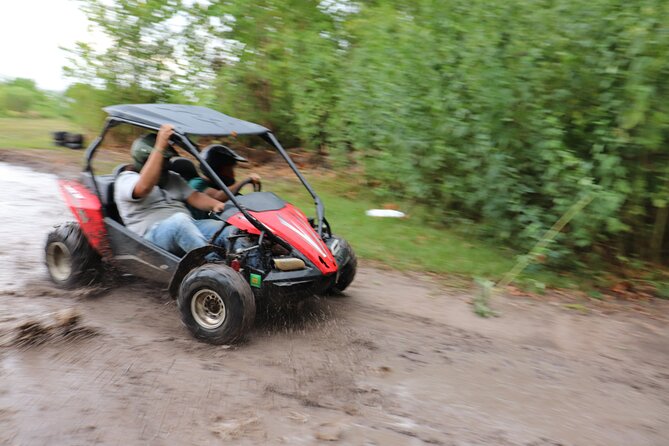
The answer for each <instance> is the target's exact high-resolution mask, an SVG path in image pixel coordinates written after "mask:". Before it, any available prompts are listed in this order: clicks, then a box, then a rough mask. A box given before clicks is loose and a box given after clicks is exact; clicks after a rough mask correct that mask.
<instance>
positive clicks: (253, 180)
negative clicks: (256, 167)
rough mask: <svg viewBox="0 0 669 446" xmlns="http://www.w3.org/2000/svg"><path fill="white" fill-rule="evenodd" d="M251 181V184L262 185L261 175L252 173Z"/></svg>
mask: <svg viewBox="0 0 669 446" xmlns="http://www.w3.org/2000/svg"><path fill="white" fill-rule="evenodd" d="M249 180H251V183H253V184H259V183H260V175H258V174H257V173H252V174H251V175H249Z"/></svg>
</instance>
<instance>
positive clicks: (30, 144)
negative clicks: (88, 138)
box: [0, 118, 83, 149]
mask: <svg viewBox="0 0 669 446" xmlns="http://www.w3.org/2000/svg"><path fill="white" fill-rule="evenodd" d="M59 130H62V131H68V132H75V133H83V131H82V129H81V128H80V127H79V126H77V125H76V124H72V123H71V122H69V121H67V120H65V119H41V118H35V119H32V118H0V148H7V149H55V148H58V147H57V146H55V145H54V144H53V135H52V132H55V131H59Z"/></svg>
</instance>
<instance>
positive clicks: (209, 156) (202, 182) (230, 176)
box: [188, 144, 260, 201]
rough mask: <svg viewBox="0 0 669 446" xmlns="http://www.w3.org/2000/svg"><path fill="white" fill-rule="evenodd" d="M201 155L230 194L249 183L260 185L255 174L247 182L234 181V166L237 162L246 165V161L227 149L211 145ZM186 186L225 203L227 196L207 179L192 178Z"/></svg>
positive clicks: (258, 178) (219, 145)
mask: <svg viewBox="0 0 669 446" xmlns="http://www.w3.org/2000/svg"><path fill="white" fill-rule="evenodd" d="M202 155H203V158H204V160H205V161H206V162H207V164H209V166H210V167H211V168H212V169H213V170H214V172H216V175H218V176H219V177H220V178H221V180H222V181H223V184H225V185H226V186H227V187H228V189H230V192H232V193H233V194H235V195H236V194H237V193H238V192H239V189H240V188H241V187H242V186H244V185H245V184H247V183H248V182H249V181H250V182H251V183H253V184H259V183H260V176H259V175H258V174H255V173H252V174H251V175H249V177H248V179H247V180H244V181H239V182H236V181H235V166H236V165H237V163H238V162H241V163H246V162H248V160H247V159H246V158H244V157H243V156H240V155H239V154H238V153H237V152H235V151H234V150H232V149H231V148H229V147H226V146H224V145H221V144H213V145H211V146H209V147H207V148H206V149H205V150H204V152H203V153H202ZM205 175H206V173H205ZM188 184H189V185H190V187H192V188H193V189H195V190H197V191H200V192H204V193H205V194H207V195H209V196H210V197H212V198H215V199H217V200H218V201H227V199H228V196H227V194H226V193H225V192H223V191H222V190H220V189H219V188H218V186H216V183H214V182H213V181H211V179H210V178H208V177H207V178H202V177H195V178H192V179H191V180H190V181H189V182H188Z"/></svg>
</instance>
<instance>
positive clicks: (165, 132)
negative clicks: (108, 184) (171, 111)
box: [132, 124, 174, 198]
mask: <svg viewBox="0 0 669 446" xmlns="http://www.w3.org/2000/svg"><path fill="white" fill-rule="evenodd" d="M173 133H174V127H172V125H170V124H163V125H162V126H160V130H159V131H158V135H157V136H156V144H155V145H154V146H153V147H154V149H153V151H152V152H151V155H149V158H148V159H147V160H146V164H144V167H142V170H141V171H140V172H139V181H137V184H136V185H135V188H134V189H133V191H132V197H133V198H144V197H146V196H147V195H148V194H149V192H151V190H152V189H153V186H155V185H156V184H158V180H160V173H161V171H162V169H163V163H164V162H165V156H164V155H165V149H166V148H167V146H168V144H169V139H170V137H171V136H172V134H173Z"/></svg>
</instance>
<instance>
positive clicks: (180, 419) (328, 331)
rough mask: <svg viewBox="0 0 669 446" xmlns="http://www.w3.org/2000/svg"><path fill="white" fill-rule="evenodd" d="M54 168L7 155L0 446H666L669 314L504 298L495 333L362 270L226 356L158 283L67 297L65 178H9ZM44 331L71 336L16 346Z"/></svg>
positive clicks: (420, 288) (414, 278)
mask: <svg viewBox="0 0 669 446" xmlns="http://www.w3.org/2000/svg"><path fill="white" fill-rule="evenodd" d="M40 153H41V152H36V155H26V154H25V153H19V154H17V152H9V151H0V190H1V191H2V192H3V193H2V196H0V242H1V243H0V265H2V268H1V269H0V444H8V445H43V444H68V445H90V444H111V445H115V444H119V445H129V444H150V445H188V444H193V445H208V444H290V445H302V444H305V445H309V444H320V443H328V442H330V443H335V444H352V445H420V444H436V445H524V446H557V445H588V446H593V445H637V446H642V445H656V446H664V445H667V444H669V328H668V327H667V323H666V319H665V316H664V315H666V314H667V309H668V308H669V306H668V305H667V302H664V301H646V302H642V303H635V304H633V306H634V307H635V308H636V309H637V310H639V307H640V306H641V307H642V308H641V310H643V312H641V311H626V310H625V309H624V307H625V305H624V304H621V305H613V306H611V305H609V306H590V311H589V312H588V313H586V314H582V313H581V312H578V311H574V310H570V309H567V308H565V306H564V303H563V302H560V301H559V300H555V299H548V300H549V301H548V302H544V301H540V300H539V299H528V298H518V297H500V298H497V299H496V300H495V302H494V307H495V309H496V310H498V311H499V312H500V315H501V316H500V317H498V318H492V319H481V318H479V317H477V316H475V315H474V314H473V313H472V311H471V306H470V303H469V302H470V299H471V293H465V292H462V291H460V292H458V291H456V290H451V289H448V288H444V287H443V286H440V285H439V284H437V283H436V282H434V281H431V280H428V279H425V278H424V277H422V276H421V275H419V274H404V273H398V272H394V271H387V270H380V269H377V268H374V267H370V266H366V265H365V263H364V261H363V262H361V268H360V270H359V274H358V277H357V278H356V281H355V282H354V283H353V285H352V286H351V287H350V288H349V290H348V292H347V293H346V296H344V297H341V298H336V299H319V298H313V299H311V300H308V301H307V302H305V303H304V305H301V306H300V307H299V308H294V309H285V310H281V311H279V310H277V311H275V312H273V313H272V314H271V315H259V317H258V319H257V321H256V325H255V328H254V329H253V330H252V332H251V333H250V335H249V336H248V339H247V340H246V341H245V342H244V343H242V344H240V345H237V346H234V347H230V348H225V347H214V346H210V345H206V344H203V343H200V342H197V341H195V340H194V339H192V338H191V337H190V335H189V333H188V332H187V330H186V329H185V328H184V327H183V326H182V325H181V323H180V321H179V317H178V314H177V310H176V306H175V304H174V302H172V301H171V300H170V298H169V297H168V296H167V293H166V292H165V291H164V290H161V289H157V288H156V287H154V286H152V285H151V284H149V283H146V282H141V281H139V280H132V279H129V280H124V281H123V282H122V283H117V284H114V285H110V284H106V285H105V286H104V287H98V288H89V289H82V290H77V291H75V292H66V291H62V290H58V289H56V288H54V287H53V286H52V284H51V282H50V281H49V279H48V276H47V273H46V269H45V267H44V265H43V254H42V250H43V243H44V240H45V238H46V234H47V232H48V231H49V229H50V227H51V226H52V225H54V224H57V223H60V222H62V221H66V220H69V219H70V217H69V215H68V210H67V209H65V207H64V205H63V204H62V202H61V200H60V197H59V194H58V192H57V188H56V183H55V178H56V177H55V176H52V175H49V174H45V173H38V172H36V171H33V170H30V169H28V168H26V167H17V166H11V165H9V164H7V163H6V162H7V161H11V162H13V163H21V164H24V165H25V164H29V165H31V166H32V167H33V168H37V169H39V170H42V171H44V170H48V169H52V168H53V166H54V163H50V162H48V156H46V155H44V156H45V157H43V155H40ZM41 157H42V158H41ZM2 161H4V162H2ZM56 169H57V170H59V171H60V173H62V174H66V175H68V174H71V173H72V169H71V167H68V166H67V165H65V166H63V165H58V166H56ZM75 170H76V169H75ZM628 306H630V305H628ZM63 310H69V311H70V312H71V313H70V314H74V315H78V316H79V320H78V322H77V323H76V324H74V325H73V326H71V327H69V328H68V327H66V328H63V324H62V323H58V318H59V317H60V318H61V322H62V318H63V316H62V311H63ZM58 312H60V313H58ZM54 314H55V315H54ZM59 315H60V316H59ZM34 320H38V321H42V322H43V325H48V324H51V325H53V326H54V327H55V328H52V330H51V331H50V332H49V335H48V336H45V335H43V336H41V337H40V338H39V339H42V340H43V342H42V343H40V344H38V345H35V344H30V343H28V344H25V343H23V344H22V343H19V342H17V337H18V336H20V334H21V329H20V327H21V326H25V324H26V322H28V321H34ZM65 325H67V324H65ZM25 330H26V328H25V327H24V331H25ZM24 334H25V333H24Z"/></svg>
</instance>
